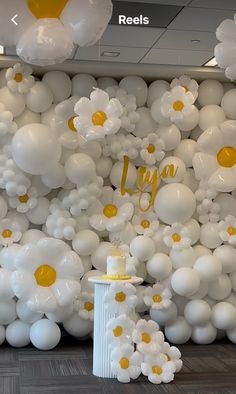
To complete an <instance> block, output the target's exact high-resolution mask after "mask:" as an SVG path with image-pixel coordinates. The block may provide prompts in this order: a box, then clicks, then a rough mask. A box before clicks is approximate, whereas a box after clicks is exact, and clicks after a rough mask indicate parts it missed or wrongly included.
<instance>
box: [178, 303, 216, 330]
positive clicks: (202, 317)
mask: <svg viewBox="0 0 236 394" xmlns="http://www.w3.org/2000/svg"><path fill="white" fill-rule="evenodd" d="M184 317H185V319H186V320H187V322H188V323H189V324H191V325H192V326H199V325H202V324H206V323H207V322H208V321H209V320H210V318H211V308H210V306H209V305H208V303H207V302H206V301H204V300H192V301H189V302H188V303H187V305H186V306H185V309H184Z"/></svg>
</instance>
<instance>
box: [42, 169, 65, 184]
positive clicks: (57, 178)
mask: <svg viewBox="0 0 236 394" xmlns="http://www.w3.org/2000/svg"><path fill="white" fill-rule="evenodd" d="M41 179H42V182H43V183H44V185H45V186H47V187H48V188H50V189H57V188H59V187H62V186H63V185H64V183H65V181H66V174H65V170H64V167H63V166H62V165H61V164H60V163H56V164H55V165H54V166H53V167H51V168H49V169H48V172H47V173H46V174H43V175H42V177H41Z"/></svg>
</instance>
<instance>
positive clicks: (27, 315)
mask: <svg viewBox="0 0 236 394" xmlns="http://www.w3.org/2000/svg"><path fill="white" fill-rule="evenodd" d="M16 313H17V316H18V317H19V319H20V320H22V321H23V322H25V323H28V324H32V323H34V322H36V321H37V320H40V319H42V317H43V313H39V312H34V311H32V310H31V309H30V308H29V307H28V306H27V302H25V301H24V300H18V301H17V303H16Z"/></svg>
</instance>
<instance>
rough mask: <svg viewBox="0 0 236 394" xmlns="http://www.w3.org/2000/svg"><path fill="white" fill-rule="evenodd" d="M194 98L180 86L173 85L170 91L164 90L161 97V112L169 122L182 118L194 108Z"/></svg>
mask: <svg viewBox="0 0 236 394" xmlns="http://www.w3.org/2000/svg"><path fill="white" fill-rule="evenodd" d="M194 101H195V99H194V96H193V94H192V93H191V92H186V90H185V88H183V87H182V86H175V87H174V88H173V89H172V90H171V91H170V92H169V91H168V92H165V93H164V94H163V96H162V98H161V112H162V114H163V116H165V117H166V118H169V119H170V120H171V122H173V123H174V122H176V121H178V120H182V119H184V118H185V117H186V116H188V115H191V113H192V112H193V110H194V106H193V103H194Z"/></svg>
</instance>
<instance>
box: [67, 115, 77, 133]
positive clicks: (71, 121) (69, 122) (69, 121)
mask: <svg viewBox="0 0 236 394" xmlns="http://www.w3.org/2000/svg"><path fill="white" fill-rule="evenodd" d="M75 117H76V116H72V117H71V118H70V119H68V122H67V124H68V127H69V129H70V130H71V131H74V132H76V128H75V125H74V119H75Z"/></svg>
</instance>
